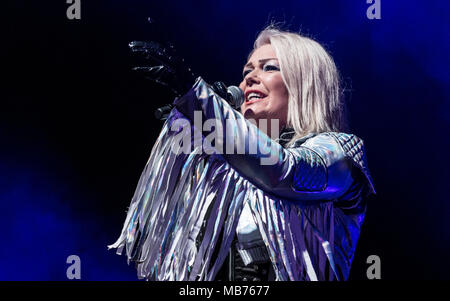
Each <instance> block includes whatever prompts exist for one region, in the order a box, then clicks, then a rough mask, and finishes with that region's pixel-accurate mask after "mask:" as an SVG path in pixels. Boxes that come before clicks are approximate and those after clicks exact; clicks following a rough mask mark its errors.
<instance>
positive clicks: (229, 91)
mask: <svg viewBox="0 0 450 301" xmlns="http://www.w3.org/2000/svg"><path fill="white" fill-rule="evenodd" d="M210 87H211V88H212V89H213V90H214V92H216V93H217V94H218V95H219V96H220V97H222V98H223V99H225V100H226V101H227V102H228V103H229V104H230V105H231V106H232V107H233V109H235V110H240V107H241V105H242V104H243V103H244V99H245V97H244V91H242V90H241V89H240V88H239V87H236V86H229V87H227V86H226V85H225V84H224V83H223V82H215V83H214V84H212V85H211V86H210ZM172 109H173V105H172V104H167V105H165V106H162V107H160V108H158V109H156V110H155V118H156V119H159V120H166V119H167V117H168V116H169V113H170V111H171V110H172Z"/></svg>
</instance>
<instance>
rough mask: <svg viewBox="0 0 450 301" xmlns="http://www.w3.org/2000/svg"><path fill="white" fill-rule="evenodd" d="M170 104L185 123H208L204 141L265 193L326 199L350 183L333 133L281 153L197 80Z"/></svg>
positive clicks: (345, 159) (349, 167) (345, 160)
mask: <svg viewBox="0 0 450 301" xmlns="http://www.w3.org/2000/svg"><path fill="white" fill-rule="evenodd" d="M174 104H175V106H176V108H177V109H178V111H180V112H181V113H182V114H184V115H185V116H186V117H187V118H189V119H190V120H191V121H194V115H195V112H196V111H197V112H201V113H200V114H201V115H202V119H203V121H205V120H210V121H208V123H210V122H212V123H213V124H214V130H215V132H216V135H205V137H206V139H209V140H210V142H211V143H212V144H213V145H214V147H215V149H216V150H218V151H219V152H220V153H223V157H224V158H225V160H227V162H228V163H229V164H230V165H231V166H232V167H233V168H234V169H235V170H237V171H238V172H239V173H240V174H241V175H242V176H243V177H245V178H247V179H248V180H249V181H250V182H252V183H253V184H254V185H256V186H257V187H259V188H261V189H262V190H264V191H265V192H267V193H270V194H273V195H275V196H277V197H281V198H284V199H289V200H293V201H312V200H332V199H336V198H339V197H340V196H341V195H343V194H344V193H345V192H346V191H347V189H348V188H349V187H350V185H351V184H352V182H353V178H352V168H353V164H352V162H351V160H349V158H348V156H347V154H346V152H345V150H344V149H343V148H342V146H341V145H340V144H339V143H338V141H337V139H335V137H333V135H328V134H326V133H324V134H319V135H317V136H316V137H313V138H311V139H309V140H307V141H306V142H305V143H303V144H302V145H299V146H297V147H295V146H294V147H293V148H288V149H285V148H283V147H282V146H281V145H280V144H279V143H277V142H276V141H274V140H272V139H270V138H269V137H268V136H267V135H266V134H265V133H263V132H262V131H260V130H259V129H258V128H257V127H256V126H255V125H253V124H252V123H250V122H249V121H248V120H246V119H245V118H244V117H243V115H242V114H241V113H239V112H237V111H235V110H234V109H233V108H232V107H231V106H230V105H229V104H228V103H226V102H225V101H224V100H223V99H221V98H220V97H219V96H217V95H216V94H215V93H214V92H213V91H212V89H210V88H209V86H208V85H207V84H206V82H204V81H203V80H202V79H201V78H199V79H198V80H197V82H196V84H195V85H194V87H193V88H192V89H191V90H190V91H189V92H188V93H187V94H186V95H184V96H183V97H181V98H179V99H177V100H176V101H175V102H174ZM212 120H213V121H212ZM227 124H228V125H231V126H227ZM210 136H213V137H214V138H213V139H212V138H210ZM212 140H214V141H212ZM256 146H257V147H256Z"/></svg>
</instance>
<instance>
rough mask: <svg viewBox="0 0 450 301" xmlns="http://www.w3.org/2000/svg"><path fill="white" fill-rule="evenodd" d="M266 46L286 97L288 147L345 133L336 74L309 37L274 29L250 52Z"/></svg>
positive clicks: (262, 34) (260, 37)
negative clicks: (291, 133)
mask: <svg viewBox="0 0 450 301" xmlns="http://www.w3.org/2000/svg"><path fill="white" fill-rule="evenodd" d="M266 44H271V45H272V47H273V48H274V51H275V54H276V55H277V57H278V61H279V64H280V71H281V76H282V78H283V81H284V83H285V85H286V88H287V90H288V93H289V101H288V116H287V127H290V128H293V129H294V131H295V135H294V137H293V138H292V140H291V141H290V142H289V143H288V145H290V144H292V143H293V142H294V141H295V140H296V139H298V138H300V137H302V136H304V135H307V134H309V133H321V132H328V131H333V132H338V131H342V130H344V129H346V122H345V117H344V103H343V97H342V91H341V88H340V78H339V73H338V71H337V68H336V65H335V63H334V61H333V59H332V57H331V56H330V55H329V54H328V53H327V51H326V50H325V49H324V48H323V47H322V46H321V45H320V44H319V43H317V42H316V41H314V40H312V39H310V38H308V37H305V36H302V35H300V34H297V33H292V32H288V31H282V30H280V29H277V28H276V27H274V26H273V25H270V26H268V27H266V28H265V29H264V30H263V31H261V32H260V33H259V34H258V37H257V38H256V41H255V43H254V46H253V51H255V50H256V49H257V48H259V47H261V46H263V45H266ZM253 51H252V52H251V53H250V55H249V57H250V56H251V55H252V53H253Z"/></svg>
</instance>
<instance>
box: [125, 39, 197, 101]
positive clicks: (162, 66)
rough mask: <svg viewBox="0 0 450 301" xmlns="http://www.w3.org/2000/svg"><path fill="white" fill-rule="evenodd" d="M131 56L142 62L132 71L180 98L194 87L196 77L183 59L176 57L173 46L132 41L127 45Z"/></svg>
mask: <svg viewBox="0 0 450 301" xmlns="http://www.w3.org/2000/svg"><path fill="white" fill-rule="evenodd" d="M128 46H129V47H130V49H131V51H132V53H133V54H135V55H136V56H137V57H138V58H139V59H141V60H143V61H144V63H143V65H142V66H137V67H134V68H133V70H135V71H137V72H140V73H142V74H143V75H144V76H145V77H146V78H147V79H150V80H152V81H154V82H156V83H158V84H161V85H163V86H167V87H168V88H169V89H171V90H172V92H173V93H174V94H175V95H176V96H177V97H180V96H182V95H184V94H186V92H187V91H189V89H190V88H191V87H192V86H193V85H194V82H195V79H196V76H195V75H194V73H193V72H192V70H191V68H189V67H188V66H187V64H186V63H185V61H184V59H183V58H181V57H179V56H177V54H176V51H175V49H174V47H173V46H169V47H163V46H162V45H161V44H159V43H157V42H154V41H133V42H130V44H129V45H128Z"/></svg>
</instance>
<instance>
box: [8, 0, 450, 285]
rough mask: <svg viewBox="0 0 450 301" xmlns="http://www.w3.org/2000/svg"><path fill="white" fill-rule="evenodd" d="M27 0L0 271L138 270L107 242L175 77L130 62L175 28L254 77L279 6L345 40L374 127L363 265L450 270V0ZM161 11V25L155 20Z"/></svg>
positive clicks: (357, 267) (196, 54) (391, 275)
mask: <svg viewBox="0 0 450 301" xmlns="http://www.w3.org/2000/svg"><path fill="white" fill-rule="evenodd" d="M65 2H66V1H46V2H45V3H43V2H42V1H40V2H37V1H34V2H32V1H28V2H25V1H14V4H12V3H11V4H9V5H10V7H9V8H8V9H7V10H5V11H6V12H7V15H8V16H7V17H6V18H7V26H6V35H4V39H3V43H2V48H3V49H4V50H5V49H6V51H5V54H4V55H5V60H4V62H5V63H4V66H3V72H4V76H3V77H2V78H3V82H4V83H5V80H6V84H4V85H5V86H4V88H3V89H2V97H1V98H2V108H1V110H0V145H1V147H0V212H1V213H0V214H1V218H0V229H2V237H3V239H2V241H3V247H2V248H0V280H67V278H66V269H67V267H68V266H69V265H68V264H67V263H66V258H67V257H68V256H69V255H72V254H74V255H78V256H79V257H80V259H81V276H82V280H136V279H137V278H136V271H135V269H134V267H133V265H130V266H127V264H126V258H125V257H124V256H117V255H115V254H114V252H113V251H107V248H106V246H107V245H108V244H111V243H112V242H114V241H115V239H116V238H117V237H118V235H119V231H120V230H121V226H122V223H123V221H124V218H125V212H126V209H127V206H128V204H129V201H130V199H131V197H132V194H133V192H134V188H135V185H136V184H137V181H138V178H139V175H140V172H141V171H142V168H143V167H144V165H145V162H146V160H147V158H148V155H149V152H150V149H151V147H152V145H153V143H154V141H155V139H156V136H157V134H158V133H159V129H160V127H161V123H160V122H157V121H155V120H154V118H153V110H154V109H155V108H157V107H158V106H160V105H162V104H165V103H168V102H170V101H171V96H170V94H169V93H168V91H167V90H165V89H164V88H161V87H158V86H156V85H154V84H152V83H149V82H146V81H145V80H143V79H141V78H139V77H137V76H136V75H134V74H133V73H132V72H131V71H130V67H131V63H132V62H131V60H130V57H129V52H128V48H127V44H128V42H129V41H131V40H152V39H156V40H165V41H171V42H172V43H173V44H174V45H175V46H176V48H177V50H178V52H179V53H180V54H182V55H183V56H184V57H185V58H186V60H187V61H188V62H189V63H190V65H191V66H192V67H193V69H194V71H196V73H197V74H200V75H202V76H203V77H204V78H205V79H206V80H207V81H209V82H213V81H216V80H222V81H224V82H225V83H227V84H238V83H239V82H240V77H241V71H242V66H243V64H244V63H245V61H246V57H247V54H248V52H249V51H250V50H251V48H252V43H253V41H254V39H255V37H256V35H257V33H258V31H259V30H261V29H262V28H263V27H264V26H265V25H267V23H268V21H269V20H275V21H282V22H285V26H284V27H285V28H286V27H288V28H289V29H291V30H294V31H298V30H300V29H301V31H302V32H303V33H304V34H307V35H309V36H311V37H313V38H315V39H316V40H318V41H319V42H321V43H322V44H323V45H325V46H326V48H327V49H328V50H329V51H330V52H331V54H332V56H333V57H334V59H335V61H336V63H337V65H338V68H339V70H340V72H341V74H342V77H343V80H344V84H345V87H346V89H347V92H346V97H347V101H348V108H349V117H350V126H351V129H352V132H353V133H354V134H357V135H358V136H360V137H362V138H363V139H364V140H365V143H366V148H367V155H368V162H369V167H370V169H371V172H372V175H373V178H374V181H375V185H376V189H377V192H378V195H377V197H376V199H375V200H374V201H373V202H371V203H370V204H369V205H368V211H367V215H366V221H365V224H364V226H363V230H362V235H361V239H360V242H359V245H358V248H357V253H356V255H355V260H354V265H353V269H352V272H351V277H350V279H353V280H359V279H361V280H364V279H367V278H366V269H367V267H368V265H367V264H366V258H367V257H368V256H369V255H378V256H379V257H380V259H381V269H382V270H381V275H382V278H383V279H448V278H449V276H448V273H447V271H448V270H449V268H450V264H449V261H448V260H447V255H448V254H449V253H450V219H449V213H450V205H449V192H448V191H447V188H448V187H449V183H448V181H449V179H450V176H449V164H448V163H449V162H448V161H449V160H448V157H447V156H448V153H447V151H448V150H449V149H450V141H449V140H450V139H449V137H450V85H449V83H450V72H449V70H450V56H449V53H450V37H449V34H450V21H449V20H450V18H449V17H448V14H449V13H450V3H449V2H448V1H407V0H401V1H387V0H381V1H380V2H381V19H380V20H369V19H368V18H367V17H366V10H367V8H368V7H369V4H366V1H365V0H358V1H355V0H351V1H350V0H345V1H331V0H330V1H325V0H320V1H317V0H316V1H302V0H296V1H283V0H280V1H230V0H226V1H223V0H221V1H172V0H166V1H137V0H130V1H126V2H125V1H95V3H92V2H94V1H89V2H88V1H86V0H84V1H83V0H81V9H82V13H81V20H68V19H67V18H66V9H67V7H68V4H66V3H65ZM148 17H151V18H152V19H153V21H154V23H152V24H150V23H149V22H148V21H147V19H148Z"/></svg>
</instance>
